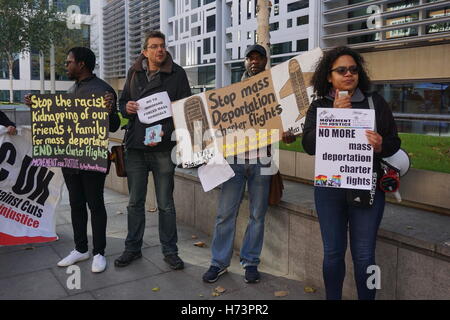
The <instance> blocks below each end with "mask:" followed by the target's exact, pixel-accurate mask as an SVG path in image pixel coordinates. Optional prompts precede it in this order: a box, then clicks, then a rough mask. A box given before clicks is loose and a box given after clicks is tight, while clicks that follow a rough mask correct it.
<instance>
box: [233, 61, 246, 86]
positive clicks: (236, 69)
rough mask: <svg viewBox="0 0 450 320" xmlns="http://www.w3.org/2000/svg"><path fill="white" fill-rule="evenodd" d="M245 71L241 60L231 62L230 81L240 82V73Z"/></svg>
mask: <svg viewBox="0 0 450 320" xmlns="http://www.w3.org/2000/svg"><path fill="white" fill-rule="evenodd" d="M244 72H245V66H244V63H243V62H238V63H232V64H231V83H236V82H240V81H241V79H242V75H243V74H244Z"/></svg>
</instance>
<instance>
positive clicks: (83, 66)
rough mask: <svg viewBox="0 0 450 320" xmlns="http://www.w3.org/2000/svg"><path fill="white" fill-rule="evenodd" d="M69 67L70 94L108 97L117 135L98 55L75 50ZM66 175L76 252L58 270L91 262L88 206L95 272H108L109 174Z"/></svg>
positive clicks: (112, 116)
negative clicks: (98, 73)
mask: <svg viewBox="0 0 450 320" xmlns="http://www.w3.org/2000/svg"><path fill="white" fill-rule="evenodd" d="M65 64H66V69H67V77H68V78H69V80H75V83H74V85H73V86H72V87H70V88H69V90H68V91H67V93H71V94H73V95H75V96H83V97H84V96H89V95H91V94H97V95H99V96H101V95H104V96H105V99H106V101H107V104H108V110H109V131H110V132H115V131H117V130H118V129H119V126H120V118H119V116H118V114H117V106H116V103H117V95H116V93H115V91H114V89H113V88H112V87H111V86H110V85H109V84H107V83H106V82H105V81H103V80H102V79H100V78H97V76H96V75H95V74H93V70H94V68H95V54H94V53H93V52H92V51H91V50H90V49H89V48H84V47H75V48H72V49H70V50H69V52H68V55H67V60H66V62H65ZM108 96H109V97H108ZM25 103H26V104H27V105H31V100H30V95H28V96H27V97H26V98H25ZM62 172H63V176H64V181H65V183H66V186H67V190H68V191H69V202H70V209H71V217H72V227H73V234H74V241H75V249H74V250H73V251H72V252H70V254H69V255H68V256H67V257H65V258H64V259H62V260H61V261H59V262H58V266H60V267H67V266H70V265H72V264H75V263H77V262H79V261H83V260H87V259H89V251H88V238H87V224H88V213H87V208H86V204H87V205H88V207H89V210H90V212H91V224H92V236H93V244H94V248H93V251H92V254H93V256H94V259H93V262H92V272H95V273H98V272H103V271H104V270H105V269H106V259H105V248H106V224H107V214H106V208H105V201H104V198H103V190H104V187H105V179H106V175H107V173H102V172H96V171H86V170H78V169H71V168H62Z"/></svg>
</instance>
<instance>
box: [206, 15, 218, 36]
mask: <svg viewBox="0 0 450 320" xmlns="http://www.w3.org/2000/svg"><path fill="white" fill-rule="evenodd" d="M213 31H216V15H213V16H209V17H207V18H206V32H213Z"/></svg>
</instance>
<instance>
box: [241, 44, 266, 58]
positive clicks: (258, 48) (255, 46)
mask: <svg viewBox="0 0 450 320" xmlns="http://www.w3.org/2000/svg"><path fill="white" fill-rule="evenodd" d="M253 51H256V52H258V53H259V54H260V55H262V56H263V57H267V52H266V49H264V47H263V46H260V45H259V44H253V45H251V46H248V48H247V50H245V57H246V58H247V57H248V55H249V54H250V53H251V52H253Z"/></svg>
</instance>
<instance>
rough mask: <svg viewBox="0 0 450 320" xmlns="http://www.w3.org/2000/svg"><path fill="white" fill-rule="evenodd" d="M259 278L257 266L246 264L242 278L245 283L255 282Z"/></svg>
mask: <svg viewBox="0 0 450 320" xmlns="http://www.w3.org/2000/svg"><path fill="white" fill-rule="evenodd" d="M259 279H261V275H260V274H259V272H258V267H257V266H248V267H245V277H244V280H245V282H246V283H257V282H259Z"/></svg>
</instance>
